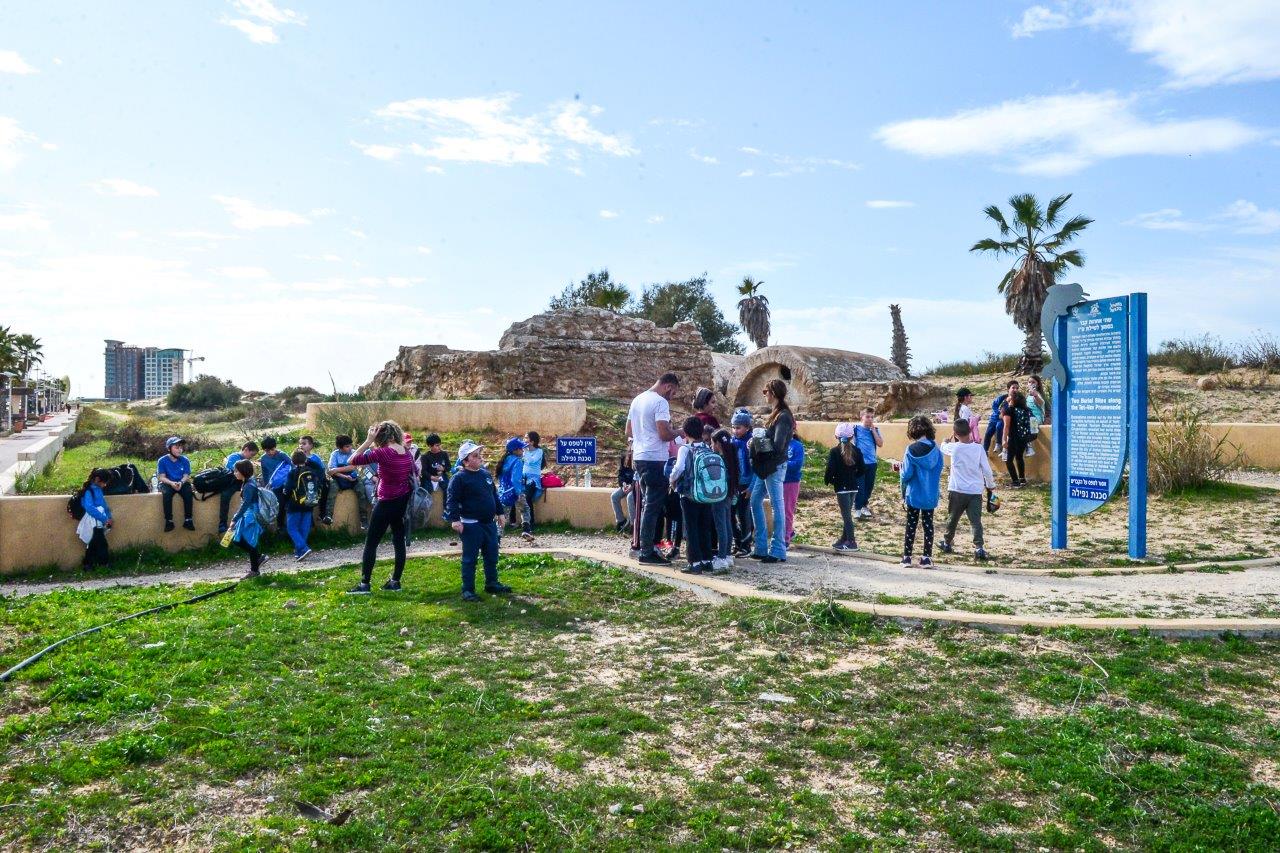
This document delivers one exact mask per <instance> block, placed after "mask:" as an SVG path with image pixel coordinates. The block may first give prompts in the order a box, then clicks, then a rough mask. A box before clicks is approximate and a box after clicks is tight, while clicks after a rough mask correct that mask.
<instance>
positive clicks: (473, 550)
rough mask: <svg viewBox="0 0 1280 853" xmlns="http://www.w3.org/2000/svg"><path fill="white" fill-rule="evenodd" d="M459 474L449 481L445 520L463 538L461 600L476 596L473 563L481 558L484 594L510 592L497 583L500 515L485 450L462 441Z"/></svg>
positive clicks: (477, 599)
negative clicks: (482, 559)
mask: <svg viewBox="0 0 1280 853" xmlns="http://www.w3.org/2000/svg"><path fill="white" fill-rule="evenodd" d="M458 464H459V468H458V472H457V473H456V474H454V475H453V476H452V477H451V478H449V490H448V497H447V498H446V499H445V504H444V518H445V521H448V522H449V523H450V524H451V525H452V526H453V529H454V531H456V532H457V533H458V535H459V536H461V537H462V600H463V601H480V600H481V599H480V596H478V595H476V563H477V561H478V558H479V557H480V556H482V555H483V557H484V591H485V592H488V593H495V594H496V593H504V592H511V587H509V586H507V585H506V584H502V583H499V582H498V522H499V521H500V520H501V518H502V515H503V511H502V505H501V504H500V503H499V501H498V489H497V486H496V485H495V483H494V481H493V475H492V474H490V473H489V472H488V470H486V469H485V467H484V448H483V447H481V446H480V445H478V444H476V443H475V442H474V441H464V442H462V446H461V447H459V448H458Z"/></svg>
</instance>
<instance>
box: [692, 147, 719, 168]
mask: <svg viewBox="0 0 1280 853" xmlns="http://www.w3.org/2000/svg"><path fill="white" fill-rule="evenodd" d="M689 156H690V157H692V158H693V159H695V160H697V161H698V162H699V163H706V164H707V165H708V166H718V165H720V160H719V158H717V157H713V156H711V155H710V154H699V153H698V149H696V148H690V149H689Z"/></svg>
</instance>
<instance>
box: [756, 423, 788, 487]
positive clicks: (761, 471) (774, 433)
mask: <svg viewBox="0 0 1280 853" xmlns="http://www.w3.org/2000/svg"><path fill="white" fill-rule="evenodd" d="M767 432H768V433H769V437H770V438H772V439H773V453H771V454H769V455H768V456H764V455H762V454H759V453H752V454H751V470H752V471H754V472H755V474H756V476H757V477H768V476H769V475H771V474H773V473H774V472H775V471H777V470H778V469H779V468H780V467H782V466H783V465H786V464H787V446H788V445H789V444H791V439H792V438H794V437H795V434H796V421H795V418H794V417H792V415H791V412H782V413H781V414H779V415H778V419H777V420H775V421H774V422H773V426H771V427H769V428H768V430H767Z"/></svg>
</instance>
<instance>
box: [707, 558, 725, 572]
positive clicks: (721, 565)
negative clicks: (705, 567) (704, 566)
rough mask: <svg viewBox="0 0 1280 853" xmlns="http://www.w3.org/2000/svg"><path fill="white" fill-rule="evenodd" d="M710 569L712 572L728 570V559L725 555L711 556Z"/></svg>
mask: <svg viewBox="0 0 1280 853" xmlns="http://www.w3.org/2000/svg"><path fill="white" fill-rule="evenodd" d="M711 571H713V572H727V571H729V560H728V559H727V558H725V557H713V558H712V559H711Z"/></svg>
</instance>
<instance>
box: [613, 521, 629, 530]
mask: <svg viewBox="0 0 1280 853" xmlns="http://www.w3.org/2000/svg"><path fill="white" fill-rule="evenodd" d="M613 529H614V530H616V531H618V532H619V533H621V532H622V531H624V530H626V529H627V523H626V522H625V521H619V522H617V523H616V524H614V525H613Z"/></svg>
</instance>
